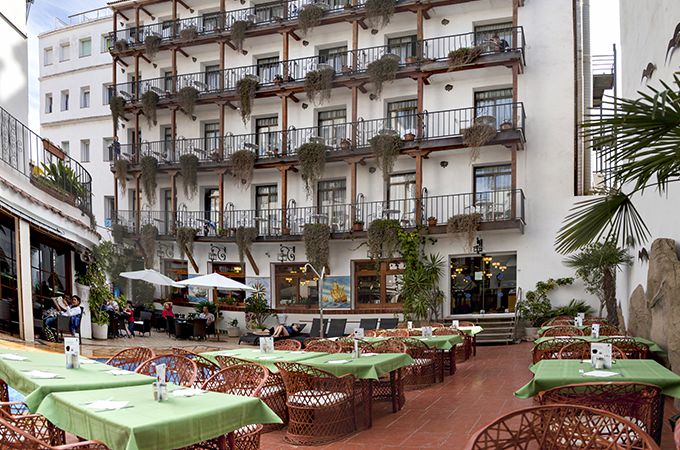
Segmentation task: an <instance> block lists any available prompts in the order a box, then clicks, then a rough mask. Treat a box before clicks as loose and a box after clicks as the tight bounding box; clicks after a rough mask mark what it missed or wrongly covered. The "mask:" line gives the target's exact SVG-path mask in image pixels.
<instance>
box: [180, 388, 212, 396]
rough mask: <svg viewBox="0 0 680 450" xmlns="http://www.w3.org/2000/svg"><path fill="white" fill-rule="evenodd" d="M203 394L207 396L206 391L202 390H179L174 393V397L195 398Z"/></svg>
mask: <svg viewBox="0 0 680 450" xmlns="http://www.w3.org/2000/svg"><path fill="white" fill-rule="evenodd" d="M201 394H205V391H202V390H200V389H177V390H176V391H172V396H173V397H194V396H196V395H201Z"/></svg>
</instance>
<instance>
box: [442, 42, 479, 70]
mask: <svg viewBox="0 0 680 450" xmlns="http://www.w3.org/2000/svg"><path fill="white" fill-rule="evenodd" d="M482 52H483V49H482V47H479V46H477V47H461V48H458V49H456V50H452V51H450V52H449V71H451V70H454V69H457V68H458V67H461V66H464V65H466V64H470V63H472V62H474V60H475V59H477V58H479V55H481V54H482Z"/></svg>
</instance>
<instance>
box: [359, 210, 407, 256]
mask: <svg viewBox="0 0 680 450" xmlns="http://www.w3.org/2000/svg"><path fill="white" fill-rule="evenodd" d="M400 229H401V226H400V225H399V221H398V220H395V219H375V220H374V221H373V222H371V224H370V225H369V226H368V232H367V233H366V243H367V245H368V256H369V258H371V259H374V260H381V259H391V258H392V257H393V256H394V253H395V252H396V251H397V248H398V247H399V230H400Z"/></svg>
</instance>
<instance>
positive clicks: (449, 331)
mask: <svg viewBox="0 0 680 450" xmlns="http://www.w3.org/2000/svg"><path fill="white" fill-rule="evenodd" d="M432 334H433V335H435V336H455V335H459V336H460V337H462V338H463V345H462V348H463V351H465V345H466V344H467V343H468V342H472V340H471V339H470V340H468V339H466V338H468V337H470V336H468V335H467V334H465V333H463V332H462V331H460V330H454V329H453V328H435V329H434V330H433V331H432ZM459 347H460V346H459V345H456V347H454V348H452V349H450V350H444V355H443V356H444V361H443V363H444V373H446V372H447V371H448V374H449V375H453V374H455V373H456V351H457V349H458V348H459Z"/></svg>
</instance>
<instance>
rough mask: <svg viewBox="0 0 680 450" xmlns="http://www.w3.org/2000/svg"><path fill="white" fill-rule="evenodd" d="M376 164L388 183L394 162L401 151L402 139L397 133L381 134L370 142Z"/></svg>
mask: <svg viewBox="0 0 680 450" xmlns="http://www.w3.org/2000/svg"><path fill="white" fill-rule="evenodd" d="M368 143H369V144H370V145H371V151H372V152H373V156H375V159H376V162H377V164H378V166H379V167H380V170H382V173H383V179H384V180H385V181H388V180H389V179H390V174H391V173H392V169H393V168H394V162H395V161H396V160H397V157H398V156H399V151H400V150H401V138H400V137H399V135H398V134H396V133H379V134H377V135H375V136H373V137H372V138H371V139H369V140H368Z"/></svg>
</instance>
